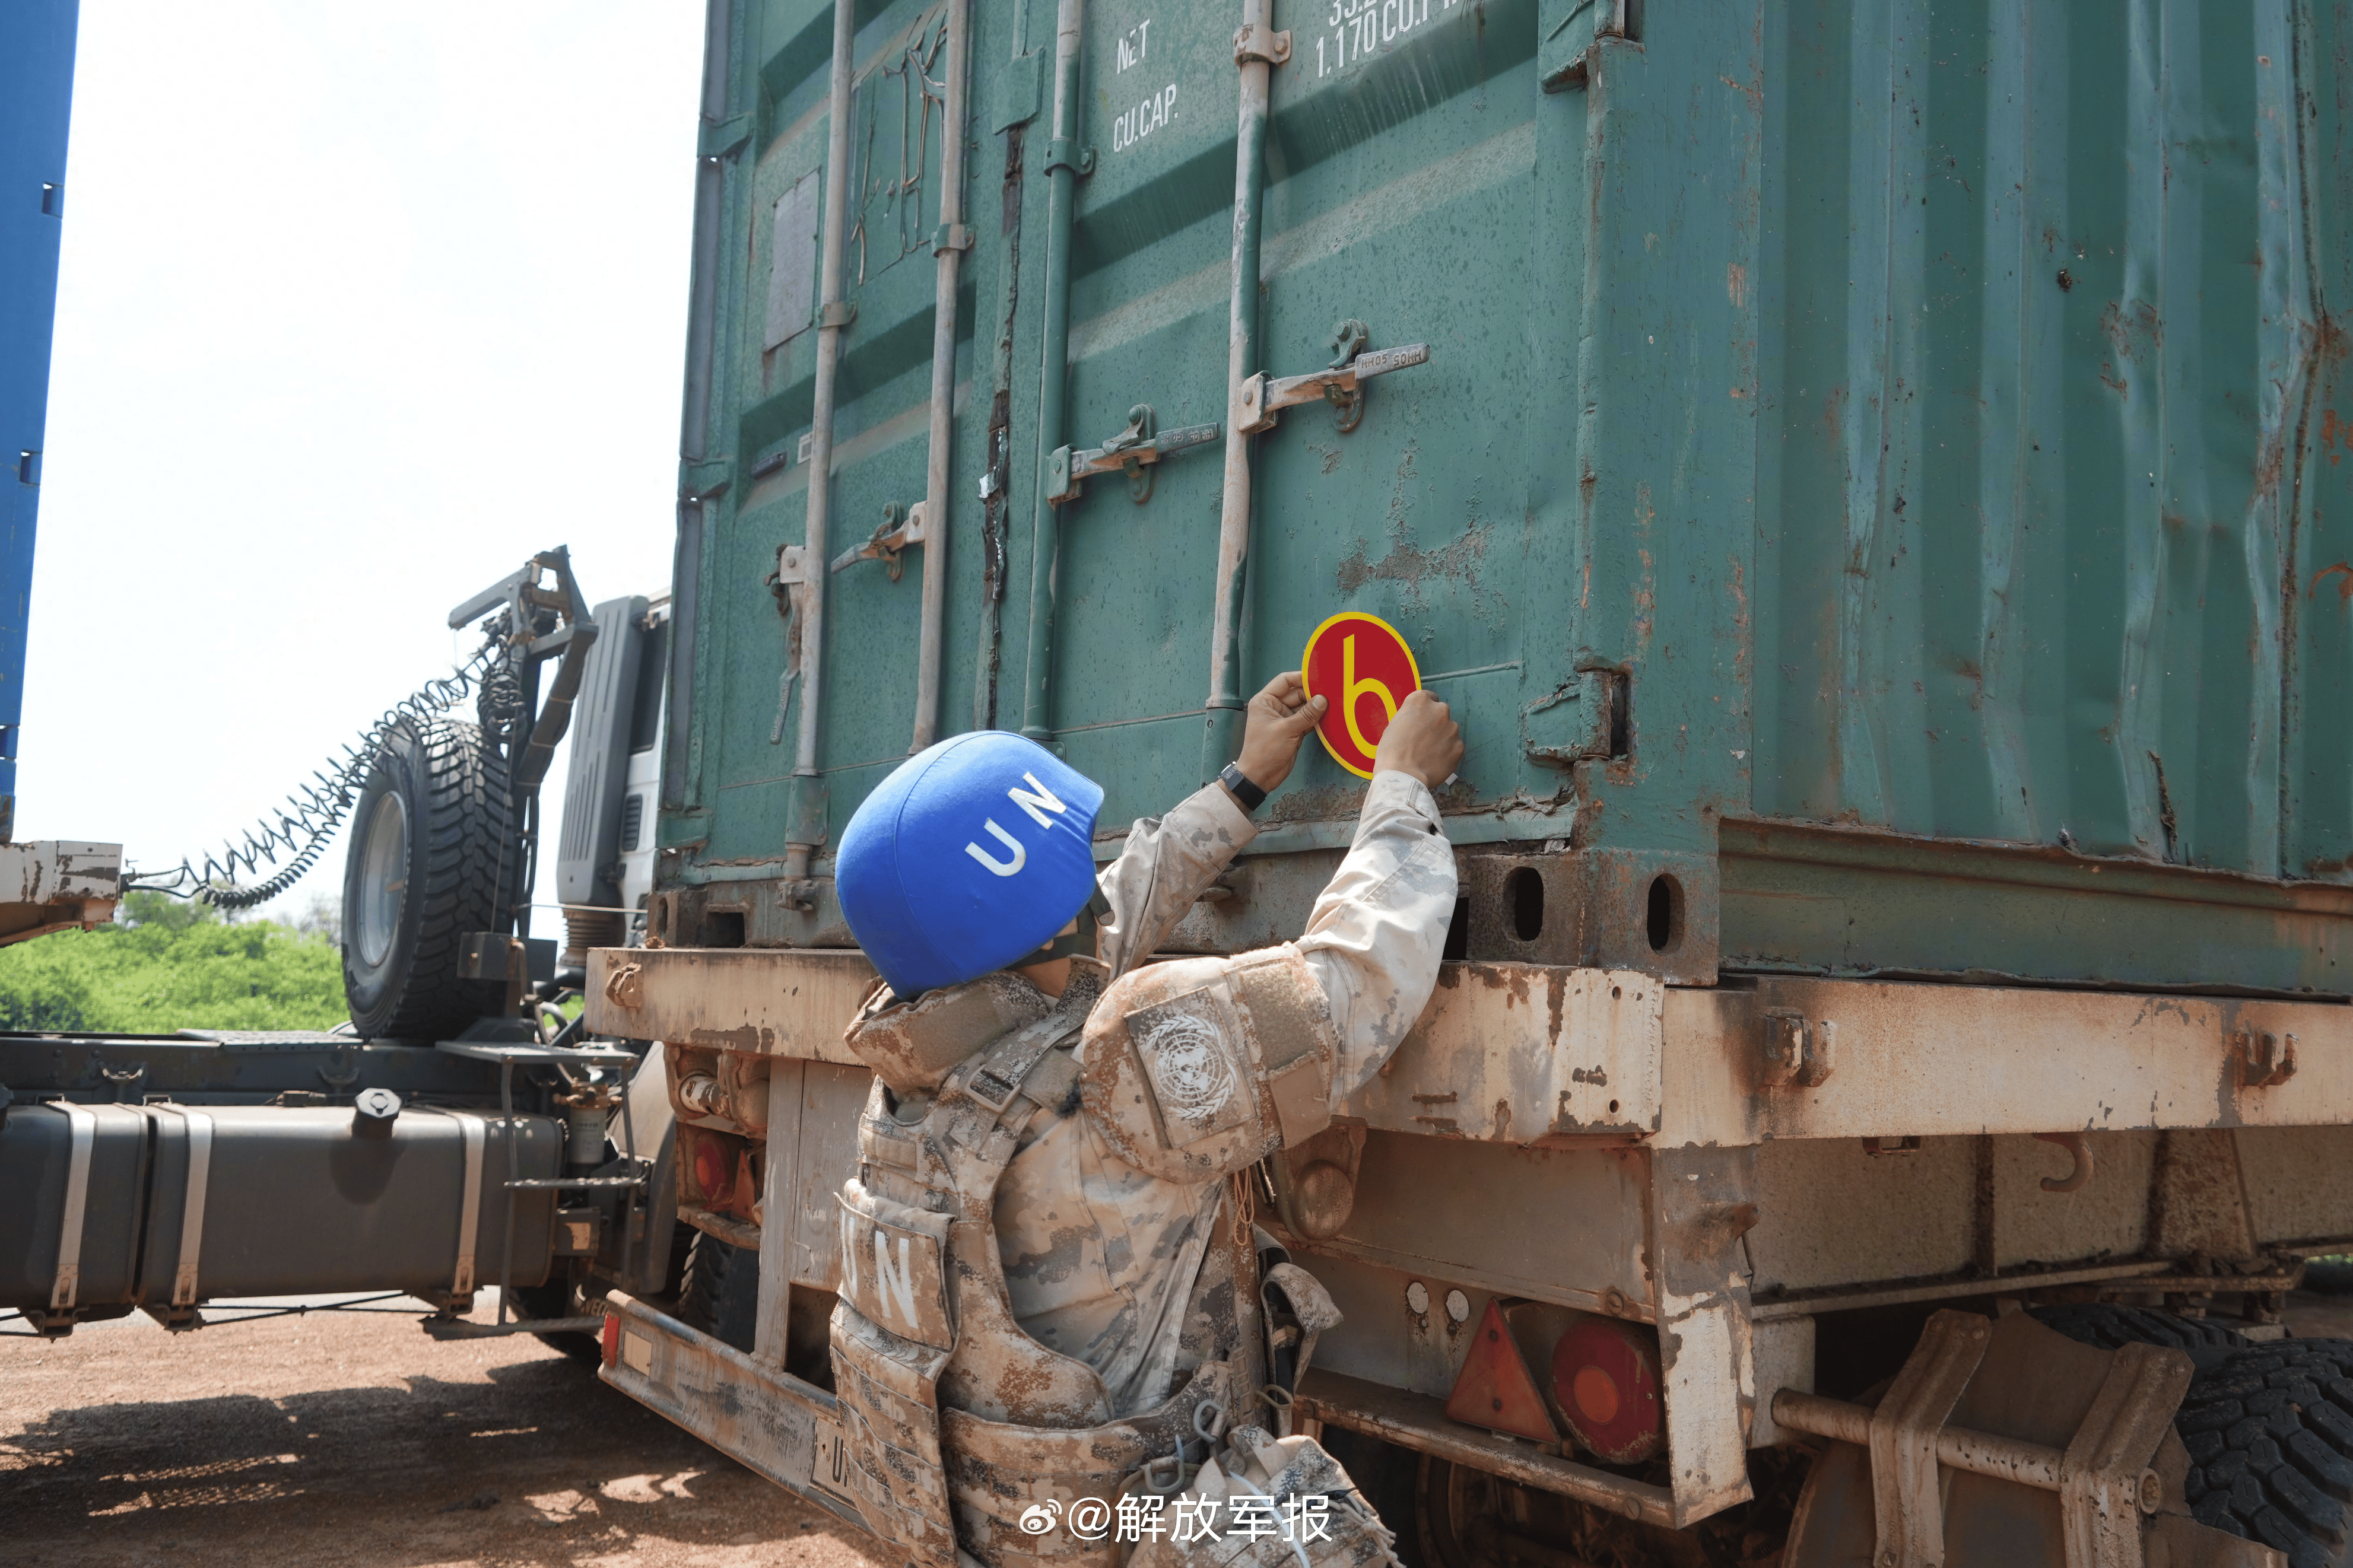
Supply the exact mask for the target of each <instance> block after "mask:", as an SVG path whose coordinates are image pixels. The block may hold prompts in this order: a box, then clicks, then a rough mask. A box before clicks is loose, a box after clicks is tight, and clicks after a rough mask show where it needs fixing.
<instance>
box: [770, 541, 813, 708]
mask: <svg viewBox="0 0 2353 1568" xmlns="http://www.w3.org/2000/svg"><path fill="white" fill-rule="evenodd" d="M807 554H808V552H807V547H806V546H804V545H799V544H787V545H786V546H784V547H783V548H782V549H780V550H778V551H777V552H776V570H775V571H774V572H771V573H770V574H768V579H767V582H768V592H770V593H772V594H774V595H776V614H777V615H778V616H781V617H783V619H784V623H785V671H784V674H783V675H782V676H780V677H778V678H777V681H776V722H775V723H774V724H771V725H770V726H769V727H768V744H770V745H772V746H776V745H781V744H783V742H784V739H785V714H786V711H787V710H789V709H790V708H791V707H792V703H793V681H794V680H795V679H797V677H798V676H799V675H800V672H801V627H803V626H807V624H808V604H809V595H810V594H811V593H812V592H813V591H814V590H813V589H812V587H811V585H810V583H809V573H808V565H807Z"/></svg>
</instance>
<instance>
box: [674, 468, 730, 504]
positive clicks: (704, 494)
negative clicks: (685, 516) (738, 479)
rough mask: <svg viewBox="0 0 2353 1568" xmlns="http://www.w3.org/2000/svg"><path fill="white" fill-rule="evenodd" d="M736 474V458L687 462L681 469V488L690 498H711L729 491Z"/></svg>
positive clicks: (684, 494) (683, 493)
mask: <svg viewBox="0 0 2353 1568" xmlns="http://www.w3.org/2000/svg"><path fill="white" fill-rule="evenodd" d="M734 476H735V459H734V458H712V459H711V460H710V461H709V462H707V463H687V464H683V465H681V468H680V469H679V487H678V488H679V490H680V493H681V495H682V496H683V497H684V498H685V499H686V500H712V498H714V497H717V496H723V495H725V494H726V493H727V487H728V485H729V484H730V483H731V482H732V481H733V479H734Z"/></svg>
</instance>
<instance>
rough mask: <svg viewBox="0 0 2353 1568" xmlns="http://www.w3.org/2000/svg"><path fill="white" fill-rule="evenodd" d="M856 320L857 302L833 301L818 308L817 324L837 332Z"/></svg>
mask: <svg viewBox="0 0 2353 1568" xmlns="http://www.w3.org/2000/svg"><path fill="white" fill-rule="evenodd" d="M856 320H858V301H857V300H832V301H830V302H828V303H827V304H825V305H821V306H819V307H818V312H817V324H818V326H819V327H830V328H832V329H834V330H835V331H839V330H840V329H842V328H843V327H846V326H848V325H849V323H850V322H852V321H856Z"/></svg>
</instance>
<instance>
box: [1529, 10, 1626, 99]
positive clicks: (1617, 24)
mask: <svg viewBox="0 0 2353 1568" xmlns="http://www.w3.org/2000/svg"><path fill="white" fill-rule="evenodd" d="M1605 38H1616V39H1620V40H1623V41H1625V42H1627V43H1640V42H1641V40H1642V0H1541V4H1540V5H1539V6H1538V8H1537V11H1536V81H1537V82H1538V84H1539V85H1541V86H1542V87H1543V89H1544V90H1545V91H1546V92H1568V91H1571V90H1573V89H1581V88H1583V87H1585V86H1586V85H1587V84H1588V82H1590V81H1591V80H1592V78H1593V66H1594V62H1595V59H1596V58H1597V57H1598V56H1599V52H1600V47H1601V40H1603V39H1605Z"/></svg>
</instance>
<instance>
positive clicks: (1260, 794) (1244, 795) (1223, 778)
mask: <svg viewBox="0 0 2353 1568" xmlns="http://www.w3.org/2000/svg"><path fill="white" fill-rule="evenodd" d="M1218 782H1219V784H1224V785H1225V786H1226V787H1227V788H1228V789H1229V790H1231V791H1233V792H1234V798H1235V799H1236V800H1238V801H1240V802H1241V803H1242V809H1243V810H1244V811H1256V810H1257V809H1258V808H1259V807H1260V806H1261V805H1265V804H1266V791H1264V790H1262V789H1261V788H1259V787H1258V785H1256V784H1252V783H1250V780H1249V778H1248V777H1246V776H1245V775H1244V774H1243V773H1242V770H1241V764H1240V763H1227V764H1226V765H1225V766H1224V768H1222V769H1220V770H1219V773H1218Z"/></svg>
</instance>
